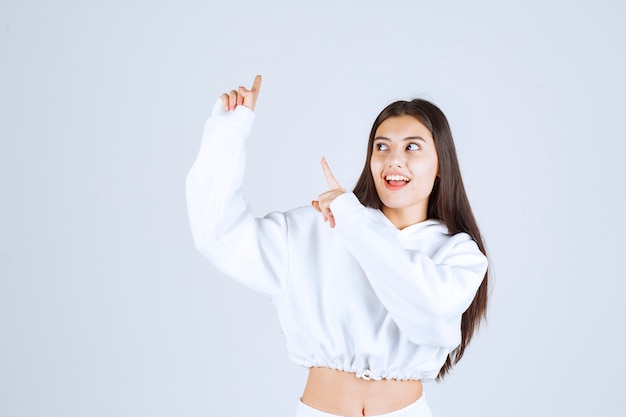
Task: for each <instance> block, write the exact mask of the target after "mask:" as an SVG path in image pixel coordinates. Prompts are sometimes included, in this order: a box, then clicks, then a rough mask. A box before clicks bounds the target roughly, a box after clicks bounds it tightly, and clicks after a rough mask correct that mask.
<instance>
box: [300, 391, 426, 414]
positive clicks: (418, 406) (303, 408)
mask: <svg viewBox="0 0 626 417" xmlns="http://www.w3.org/2000/svg"><path fill="white" fill-rule="evenodd" d="M432 416H433V415H432V413H431V411H430V407H429V406H428V403H427V402H426V398H425V397H424V394H422V396H421V397H420V398H419V399H418V400H417V401H415V402H414V403H413V404H409V405H407V406H406V407H404V408H401V409H399V410H396V411H392V412H391V413H385V414H379V415H377V416H376V417H432ZM294 417H341V416H337V415H335V414H329V413H325V412H323V411H320V410H316V409H315V408H313V407H309V406H308V405H306V404H304V403H303V402H302V401H300V402H299V403H298V407H297V408H296V414H295V416H294Z"/></svg>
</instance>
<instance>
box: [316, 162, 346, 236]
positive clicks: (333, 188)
mask: <svg viewBox="0 0 626 417" xmlns="http://www.w3.org/2000/svg"><path fill="white" fill-rule="evenodd" d="M322 171H324V176H325V177H326V182H327V183H328V188H329V190H328V191H326V192H324V193H322V194H320V195H319V197H317V198H318V199H317V200H313V201H312V202H311V205H313V207H315V209H316V210H317V211H319V212H320V213H322V215H323V216H324V221H328V224H329V225H330V227H335V216H333V212H332V211H330V204H331V203H332V202H333V200H334V199H335V198H337V197H338V196H340V195H341V194H343V193H345V192H346V190H345V189H343V188H342V187H341V185H339V181H337V179H336V178H335V176H334V175H333V173H332V171H331V170H330V166H328V162H326V158H322Z"/></svg>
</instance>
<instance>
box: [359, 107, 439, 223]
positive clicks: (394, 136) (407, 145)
mask: <svg viewBox="0 0 626 417" xmlns="http://www.w3.org/2000/svg"><path fill="white" fill-rule="evenodd" d="M373 146H374V149H373V150H372V159H371V161H370V167H371V170H372V177H373V178H374V184H375V185H376V192H377V193H378V197H379V198H380V200H381V201H382V203H383V213H384V214H385V215H386V216H387V218H389V220H391V222H392V223H393V224H394V225H396V227H398V228H400V229H402V228H404V227H406V226H410V225H411V224H415V223H418V222H421V221H423V220H425V219H426V214H427V210H428V198H429V196H430V193H431V191H432V189H433V184H434V182H435V177H436V176H437V174H438V170H439V168H438V166H439V160H438V157H437V150H436V148H435V142H434V140H433V137H432V134H431V133H430V131H429V130H428V129H427V128H426V126H424V125H423V124H422V123H421V122H420V121H419V120H417V119H416V118H415V117H413V116H409V115H402V116H394V117H390V118H388V119H386V120H385V121H384V122H382V123H381V124H380V125H379V126H378V129H376V134H375V135H374V145H373Z"/></svg>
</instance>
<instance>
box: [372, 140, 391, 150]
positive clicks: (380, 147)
mask: <svg viewBox="0 0 626 417" xmlns="http://www.w3.org/2000/svg"><path fill="white" fill-rule="evenodd" d="M374 149H376V150H377V151H386V150H387V149H389V146H387V144H386V143H384V142H378V143H375V144H374Z"/></svg>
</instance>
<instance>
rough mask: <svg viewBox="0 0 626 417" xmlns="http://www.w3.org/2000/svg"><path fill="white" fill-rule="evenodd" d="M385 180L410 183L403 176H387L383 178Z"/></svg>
mask: <svg viewBox="0 0 626 417" xmlns="http://www.w3.org/2000/svg"><path fill="white" fill-rule="evenodd" d="M385 180H387V181H406V182H409V181H410V179H408V178H407V177H405V176H404V175H387V176H386V177H385Z"/></svg>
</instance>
